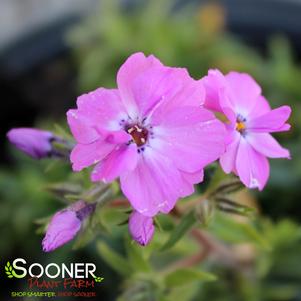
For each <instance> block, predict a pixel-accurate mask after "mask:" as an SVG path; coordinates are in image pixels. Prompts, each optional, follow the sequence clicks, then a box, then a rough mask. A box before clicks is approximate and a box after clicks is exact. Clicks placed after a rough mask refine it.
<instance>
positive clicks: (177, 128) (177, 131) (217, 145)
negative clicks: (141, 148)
mask: <svg viewBox="0 0 301 301" xmlns="http://www.w3.org/2000/svg"><path fill="white" fill-rule="evenodd" d="M153 131H154V139H153V140H151V141H150V145H151V147H152V148H154V149H156V150H157V151H159V152H160V153H161V154H167V155H168V157H169V158H171V159H172V160H173V161H174V164H175V165H176V166H177V168H179V169H180V170H182V171H185V172H188V173H193V172H196V171H198V170H200V169H202V168H203V167H205V166H206V165H207V164H209V163H211V162H213V161H215V160H216V159H218V158H219V156H220V155H221V154H222V153H223V152H224V149H225V143H224V138H225V127H224V125H223V124H222V122H220V121H219V120H217V119H216V118H215V116H214V115H213V114H212V113H211V112H210V111H207V110H205V109H203V108H201V107H181V108H177V109H174V110H173V111H171V112H170V113H169V114H167V115H166V117H165V119H164V120H162V124H160V126H156V127H154V128H153Z"/></svg>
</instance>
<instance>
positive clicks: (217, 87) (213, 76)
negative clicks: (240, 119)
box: [202, 69, 227, 112]
mask: <svg viewBox="0 0 301 301" xmlns="http://www.w3.org/2000/svg"><path fill="white" fill-rule="evenodd" d="M202 81H203V83H204V86H205V90H206V97H205V98H206V100H205V104H204V107H205V108H206V109H208V110H212V111H215V112H222V109H221V106H220V92H221V90H224V89H225V87H226V84H227V83H226V80H225V77H224V75H223V74H222V73H221V72H220V71H219V70H217V69H211V70H209V71H208V75H207V76H205V77H204V78H202Z"/></svg>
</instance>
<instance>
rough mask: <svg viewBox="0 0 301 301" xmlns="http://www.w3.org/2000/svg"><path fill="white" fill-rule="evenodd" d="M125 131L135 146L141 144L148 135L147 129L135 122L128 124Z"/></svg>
mask: <svg viewBox="0 0 301 301" xmlns="http://www.w3.org/2000/svg"><path fill="white" fill-rule="evenodd" d="M126 131H127V133H128V134H130V135H131V136H132V138H133V141H134V142H135V143H136V144H137V146H142V145H144V144H145V143H146V141H147V137H148V130H147V129H145V128H143V127H140V126H139V125H137V124H135V125H130V126H129V127H128V128H127V130H126Z"/></svg>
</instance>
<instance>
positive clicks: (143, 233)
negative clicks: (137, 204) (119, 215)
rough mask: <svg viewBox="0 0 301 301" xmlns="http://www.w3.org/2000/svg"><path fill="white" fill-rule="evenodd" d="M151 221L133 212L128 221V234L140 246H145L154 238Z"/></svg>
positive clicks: (153, 228) (147, 217) (149, 218)
mask: <svg viewBox="0 0 301 301" xmlns="http://www.w3.org/2000/svg"><path fill="white" fill-rule="evenodd" d="M154 231H155V227H154V224H153V219H152V218H151V217H149V216H144V215H142V214H141V213H139V212H137V211H133V212H132V214H131V215H130V219H129V232H130V234H131V236H132V238H133V239H134V240H135V241H136V242H137V243H139V244H140V245H141V246H145V245H147V244H148V243H149V242H150V241H151V240H152V238H153V236H154Z"/></svg>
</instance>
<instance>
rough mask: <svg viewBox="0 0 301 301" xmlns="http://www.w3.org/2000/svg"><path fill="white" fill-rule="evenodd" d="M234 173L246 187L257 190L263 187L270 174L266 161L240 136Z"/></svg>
mask: <svg viewBox="0 0 301 301" xmlns="http://www.w3.org/2000/svg"><path fill="white" fill-rule="evenodd" d="M236 171H237V174H238V176H239V177H240V179H241V181H242V182H243V183H244V184H245V185H246V186H247V187H249V188H258V189H259V190H262V189H263V187H264V186H265V184H266V182H267V180H268V177H269V173H270V166H269V162H268V159H267V158H266V157H265V156H264V155H262V154H260V153H258V152H257V151H256V150H254V149H253V148H252V146H251V145H249V143H248V142H247V140H246V139H245V138H244V137H242V136H241V139H240V142H239V146H238V151H237V157H236Z"/></svg>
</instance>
